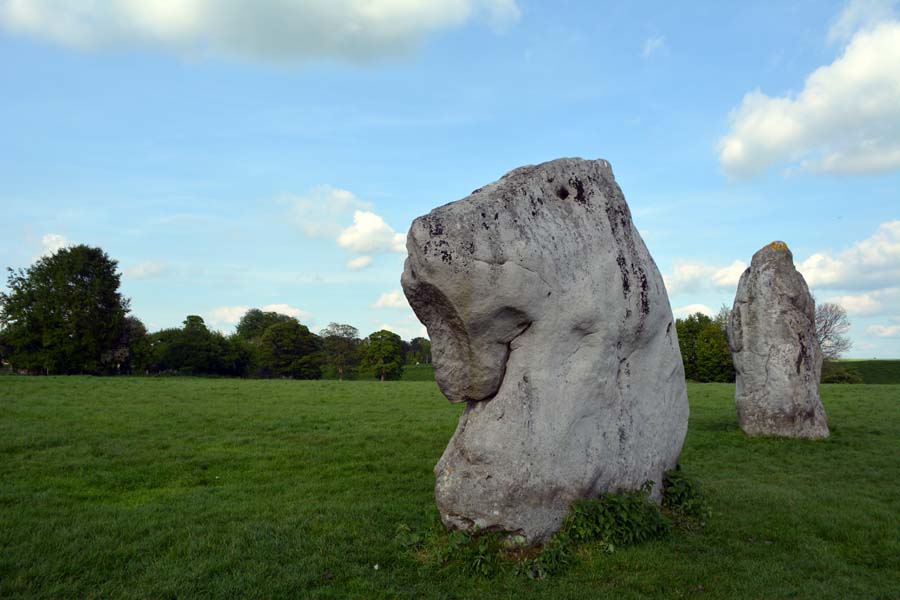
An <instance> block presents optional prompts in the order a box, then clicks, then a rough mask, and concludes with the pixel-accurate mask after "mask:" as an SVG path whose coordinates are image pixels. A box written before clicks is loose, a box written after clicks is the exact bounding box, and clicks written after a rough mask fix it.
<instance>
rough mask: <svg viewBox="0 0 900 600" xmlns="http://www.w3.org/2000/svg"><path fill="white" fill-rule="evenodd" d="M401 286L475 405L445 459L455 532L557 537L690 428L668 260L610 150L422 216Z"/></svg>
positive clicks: (676, 450)
mask: <svg viewBox="0 0 900 600" xmlns="http://www.w3.org/2000/svg"><path fill="white" fill-rule="evenodd" d="M407 249H408V251H409V258H408V259H407V261H406V267H405V269H404V272H403V280H402V283H403V290H404V292H405V293H406V296H407V298H408V299H409V302H410V305H411V306H412V307H413V309H414V310H415V311H416V314H417V315H418V317H419V319H420V320H421V321H422V322H423V323H424V324H425V325H426V326H427V328H428V333H429V336H430V337H431V341H432V355H433V361H434V365H435V373H436V378H437V382H438V384H439V385H440V388H441V390H442V391H443V392H444V394H445V395H446V396H447V398H448V399H449V400H450V401H451V402H467V403H468V405H467V406H466V410H465V413H464V414H463V416H462V417H461V418H460V421H459V425H458V427H457V430H456V433H455V434H454V436H453V439H452V440H451V441H450V444H449V445H448V446H447V449H446V450H445V451H444V455H443V456H442V457H441V459H440V462H438V464H437V466H436V467H435V475H436V477H437V482H436V486H435V496H436V499H437V504H438V508H439V510H440V513H441V518H442V519H443V521H444V523H445V524H446V525H447V526H448V527H450V528H454V529H456V528H458V529H465V530H472V529H475V528H479V529H488V528H492V529H499V530H503V531H507V532H511V533H513V534H515V535H520V536H522V537H523V538H524V540H525V541H527V542H534V541H539V540H542V539H546V538H547V537H549V536H550V535H552V534H553V533H554V532H555V531H556V530H557V529H558V528H559V526H560V525H561V524H562V521H563V519H564V517H565V515H566V514H567V512H568V508H569V506H570V504H571V503H572V502H573V501H574V500H577V499H580V498H584V497H590V496H595V495H596V494H598V493H600V492H604V491H620V490H631V489H636V488H638V487H640V486H641V484H643V483H644V482H646V481H648V480H649V481H652V482H654V483H655V484H656V485H655V493H656V494H657V496H658V493H659V489H660V486H661V478H662V475H663V472H664V471H666V470H667V469H670V468H672V467H674V466H675V464H676V462H677V460H678V456H679V454H680V452H681V447H682V443H683V441H684V436H685V432H686V430H687V418H688V403H687V394H686V392H685V384H684V370H683V367H682V362H681V354H680V352H679V348H678V339H677V337H676V333H675V325H674V323H673V319H672V311H671V308H670V307H669V300H668V297H667V295H666V290H665V287H664V285H663V281H662V278H661V277H660V274H659V271H658V270H657V268H656V264H655V263H654V262H653V259H652V258H651V257H650V254H649V253H648V252H647V248H646V247H645V246H644V243H643V241H642V240H641V238H640V235H638V232H637V230H636V229H635V227H634V225H633V224H632V222H631V213H630V211H629V210H628V205H627V204H626V203H625V198H624V197H623V195H622V192H621V190H620V189H619V186H618V185H617V184H616V182H615V179H614V178H613V173H612V169H611V167H610V165H609V163H607V162H606V161H604V160H595V161H588V160H582V159H560V160H555V161H552V162H548V163H544V164H541V165H537V166H528V167H522V168H519V169H516V170H514V171H512V172H510V173H508V174H507V175H505V176H504V177H503V178H501V179H500V180H499V181H497V182H495V183H492V184H490V185H488V186H486V187H483V188H481V189H479V190H476V191H475V192H473V193H472V195H470V196H469V197H468V198H465V199H463V200H460V201H458V202H454V203H451V204H448V205H446V206H442V207H440V208H437V209H435V210H433V211H432V212H431V213H429V214H428V215H425V216H423V217H419V218H418V219H416V220H415V222H414V223H413V225H412V228H411V229H410V232H409V236H408V238H407Z"/></svg>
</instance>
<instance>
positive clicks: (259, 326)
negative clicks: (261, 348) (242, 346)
mask: <svg viewBox="0 0 900 600" xmlns="http://www.w3.org/2000/svg"><path fill="white" fill-rule="evenodd" d="M296 320H297V319H295V318H294V317H289V316H287V315H283V314H281V313H277V312H265V311H262V310H260V309H258V308H251V309H250V310H248V311H247V312H246V313H244V316H243V317H241V320H240V321H239V322H238V324H237V327H236V328H235V334H236V335H237V336H238V337H241V338H243V339H245V340H249V341H259V339H260V338H261V337H262V336H263V334H264V333H265V332H266V329H268V328H269V327H271V326H272V325H277V324H278V323H289V322H292V321H296Z"/></svg>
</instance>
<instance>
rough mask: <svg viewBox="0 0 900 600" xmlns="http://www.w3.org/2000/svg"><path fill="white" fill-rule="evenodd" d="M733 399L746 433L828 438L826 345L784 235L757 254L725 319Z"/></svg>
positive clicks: (813, 302) (814, 310)
mask: <svg viewBox="0 0 900 600" xmlns="http://www.w3.org/2000/svg"><path fill="white" fill-rule="evenodd" d="M728 343H729V345H730V346H731V352H732V356H733V357H734V368H735V370H736V371H737V382H736V383H737V385H736V388H735V395H734V401H735V405H736V406H737V413H738V421H739V422H740V424H741V429H743V430H744V432H745V433H747V434H748V435H754V436H755V435H774V436H783V437H796V438H824V437H828V420H827V419H826V417H825V409H824V408H822V402H821V400H819V376H820V375H821V372H822V352H821V350H820V348H819V342H818V340H817V339H816V304H815V301H814V300H813V298H812V296H811V295H810V293H809V288H807V287H806V281H805V280H804V279H803V275H801V274H800V273H799V272H798V271H797V269H796V268H795V267H794V257H793V255H792V254H791V251H790V250H789V249H788V247H787V244H785V243H784V242H772V243H771V244H768V245H767V246H764V247H763V248H762V249H761V250H760V251H759V252H757V253H756V254H754V255H753V260H752V261H751V263H750V267H748V268H747V270H746V271H744V274H743V275H741V281H740V283H738V289H737V295H736V296H735V298H734V308H733V309H732V311H731V317H730V319H729V321H728Z"/></svg>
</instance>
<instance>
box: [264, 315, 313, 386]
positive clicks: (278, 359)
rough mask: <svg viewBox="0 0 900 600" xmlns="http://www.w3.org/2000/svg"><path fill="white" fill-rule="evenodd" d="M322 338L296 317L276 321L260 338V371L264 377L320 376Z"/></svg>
mask: <svg viewBox="0 0 900 600" xmlns="http://www.w3.org/2000/svg"><path fill="white" fill-rule="evenodd" d="M321 349H322V340H321V339H320V338H319V337H318V336H317V335H315V334H314V333H310V331H309V329H308V328H307V327H306V326H305V325H301V324H300V322H299V321H297V320H296V319H291V320H290V321H287V322H284V323H276V324H274V325H272V326H270V327H269V328H268V329H266V331H265V333H263V335H262V337H261V338H260V341H259V360H260V370H261V373H262V374H263V375H264V376H267V377H293V378H294V379H319V378H320V377H321V376H322V371H321V360H322V359H321Z"/></svg>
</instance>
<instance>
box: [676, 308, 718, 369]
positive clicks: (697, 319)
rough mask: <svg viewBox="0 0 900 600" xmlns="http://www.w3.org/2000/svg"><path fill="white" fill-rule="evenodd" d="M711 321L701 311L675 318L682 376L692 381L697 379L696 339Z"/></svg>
mask: <svg viewBox="0 0 900 600" xmlns="http://www.w3.org/2000/svg"><path fill="white" fill-rule="evenodd" d="M710 323H712V319H710V318H709V317H708V316H706V315H704V314H703V313H699V312H698V313H694V314H693V315H689V316H687V317H685V318H684V319H676V320H675V330H676V331H677V332H678V345H679V347H680V349H681V360H682V361H683V362H684V376H685V378H686V379H690V380H692V381H699V374H698V368H697V340H698V339H699V338H700V336H701V332H702V331H703V329H704V327H706V326H707V325H709V324H710Z"/></svg>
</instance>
